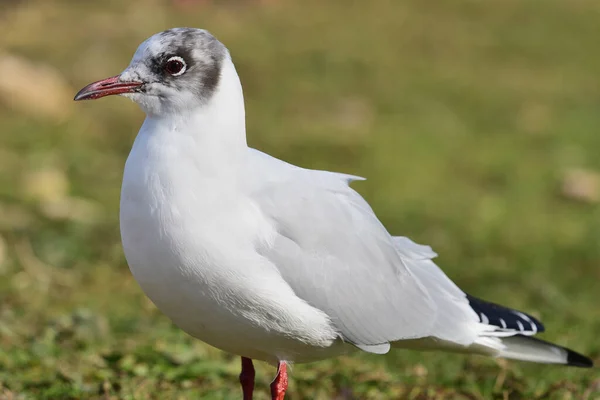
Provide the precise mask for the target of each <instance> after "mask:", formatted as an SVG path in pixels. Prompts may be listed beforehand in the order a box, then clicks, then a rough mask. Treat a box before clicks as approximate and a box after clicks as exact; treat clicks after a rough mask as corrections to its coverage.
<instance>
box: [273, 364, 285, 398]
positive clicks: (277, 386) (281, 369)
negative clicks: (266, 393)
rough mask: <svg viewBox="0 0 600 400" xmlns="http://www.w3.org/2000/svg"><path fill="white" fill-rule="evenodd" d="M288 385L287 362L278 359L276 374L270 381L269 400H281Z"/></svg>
mask: <svg viewBox="0 0 600 400" xmlns="http://www.w3.org/2000/svg"><path fill="white" fill-rule="evenodd" d="M287 387H288V376H287V364H286V363H285V361H279V366H278V367H277V376H276V377H275V379H274V380H273V382H272V383H271V400H283V398H284V397H285V391H286V390H287Z"/></svg>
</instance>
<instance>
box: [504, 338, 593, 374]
mask: <svg viewBox="0 0 600 400" xmlns="http://www.w3.org/2000/svg"><path fill="white" fill-rule="evenodd" d="M499 340H500V342H501V343H502V346H503V347H504V348H503V349H500V350H499V351H498V353H497V356H498V357H503V358H511V359H514V360H521V361H532V362H537V363H545V364H564V365H571V366H573V367H582V368H591V367H593V366H594V362H593V361H592V360H591V359H590V358H588V357H586V356H584V355H582V354H579V353H577V352H575V351H573V350H570V349H567V348H566V347H562V346H558V345H556V344H553V343H549V342H546V341H544V340H541V339H537V338H534V337H531V336H525V335H515V336H510V337H503V338H499Z"/></svg>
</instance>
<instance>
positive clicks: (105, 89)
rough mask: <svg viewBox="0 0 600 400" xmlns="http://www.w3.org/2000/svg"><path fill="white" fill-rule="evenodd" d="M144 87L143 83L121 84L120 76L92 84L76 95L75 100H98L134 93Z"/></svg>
mask: <svg viewBox="0 0 600 400" xmlns="http://www.w3.org/2000/svg"><path fill="white" fill-rule="evenodd" d="M142 85H143V83H142V82H119V75H116V76H112V77H110V78H106V79H103V80H101V81H98V82H94V83H90V84H89V85H87V86H86V87H84V88H83V89H81V90H80V91H79V92H78V93H77V94H76V95H75V99H74V100H75V101H78V100H96V99H99V98H100V97H104V96H110V95H113V94H122V93H132V92H135V91H136V89H138V88H139V87H140V86H142Z"/></svg>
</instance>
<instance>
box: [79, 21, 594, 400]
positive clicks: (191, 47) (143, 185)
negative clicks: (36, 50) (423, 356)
mask: <svg viewBox="0 0 600 400" xmlns="http://www.w3.org/2000/svg"><path fill="white" fill-rule="evenodd" d="M109 95H121V96H124V97H127V98H129V99H131V100H133V101H134V102H135V103H137V104H138V105H139V106H140V108H141V109H142V110H143V111H144V113H145V114H146V119H145V120H144V123H143V125H142V127H141V129H140V131H139V133H138V135H137V137H136V139H135V141H134V144H133V146H132V149H131V152H130V154H129V157H128V158H127V161H126V164H125V170H124V175H123V184H122V191H121V204H120V227H121V236H122V243H123V249H124V252H125V256H126V259H127V263H128V265H129V267H130V270H131V272H132V274H133V276H134V277H135V279H136V281H137V282H138V283H139V285H140V287H141V288H142V290H143V291H144V293H145V294H146V295H147V296H148V297H149V298H150V299H151V301H152V302H153V303H154V304H155V305H156V306H157V307H158V308H159V309H160V310H161V311H162V312H163V313H164V314H166V315H167V316H168V317H169V318H170V319H171V320H172V321H173V322H174V323H175V325H177V326H178V327H180V328H181V329H183V330H184V331H185V332H187V333H188V334H190V335H191V336H193V337H195V338H198V339H200V340H202V341H204V342H206V343H208V344H210V345H212V346H214V347H216V348H219V349H221V350H223V351H226V352H229V353H232V354H236V355H239V356H241V374H240V377H239V379H240V383H241V386H242V393H243V399H244V400H249V399H252V393H253V390H254V375H255V372H254V367H253V363H252V360H260V361H265V362H267V363H270V364H273V365H274V366H276V367H277V374H276V377H275V379H274V380H273V382H272V383H271V386H270V389H271V398H272V399H273V400H282V399H283V398H284V396H285V392H286V389H287V383H288V375H287V366H288V365H289V364H290V363H305V362H311V361H317V360H322V359H326V358H330V357H335V356H338V355H341V354H347V353H351V352H354V351H364V352H368V353H375V354H385V353H387V352H388V351H390V350H391V349H397V348H399V349H420V350H443V351H450V352H461V353H474V354H480V355H488V356H492V357H504V358H509V359H516V360H523V361H532V362H538V363H549V364H564V365H571V366H577V367H592V366H593V362H592V360H591V359H590V358H588V357H586V356H583V355H581V354H579V353H576V352H574V351H572V350H569V349H567V348H564V347H561V346H558V345H555V344H552V343H549V342H546V341H543V340H541V339H537V338H534V337H533V335H535V334H537V333H540V332H542V331H543V330H544V327H543V325H542V324H541V323H540V322H539V321H538V320H537V319H536V318H534V317H532V316H531V315H528V314H526V313H523V312H520V311H516V310H512V309H510V308H507V307H503V306H500V305H497V304H493V303H490V302H487V301H484V300H480V299H478V298H476V297H474V296H471V295H469V294H467V293H465V292H463V291H462V290H461V289H460V288H459V287H458V286H457V285H456V284H454V283H453V282H452V281H451V280H450V279H449V278H448V277H447V276H446V275H445V274H444V272H442V270H441V269H440V268H439V267H438V266H437V265H436V264H434V262H433V261H432V259H433V258H434V257H436V253H434V252H433V250H432V249H431V248H430V247H429V246H424V245H419V244H416V243H415V242H413V241H411V240H410V239H408V238H406V237H401V236H392V235H391V234H390V233H389V232H388V231H387V230H386V228H385V227H384V226H383V224H382V223H381V222H380V221H379V220H378V218H377V216H376V215H375V213H374V211H373V210H372V208H371V207H370V206H369V204H368V203H367V202H366V201H365V200H364V199H363V198H362V197H361V196H360V195H359V194H358V193H357V192H356V191H354V190H353V189H352V188H351V187H350V183H351V182H353V181H359V180H362V179H363V178H360V177H357V176H352V175H346V174H341V173H335V172H328V171H320V170H311V169H305V168H301V167H298V166H294V165H292V164H288V163H286V162H284V161H281V160H279V159H277V158H274V157H271V156H270V155H267V154H265V153H262V152H260V151H258V150H255V149H253V148H250V147H248V145H247V143H246V128H245V113H244V98H243V92H242V86H241V83H240V79H239V77H238V74H237V72H236V69H235V67H234V64H233V62H232V59H231V56H230V54H229V51H228V50H227V48H226V47H225V46H224V45H223V44H222V43H221V42H220V41H218V40H217V39H216V38H215V37H214V36H213V35H211V34H210V33H209V32H207V31H206V30H201V29H193V28H174V29H169V30H166V31H164V32H160V33H157V34H155V35H153V36H152V37H150V38H149V39H147V40H146V41H144V42H143V43H142V44H141V45H140V46H139V47H138V49H137V51H136V52H135V54H134V56H133V59H132V60H131V63H130V64H129V66H128V67H127V68H125V70H124V71H123V72H122V73H121V74H119V75H116V76H113V77H111V78H107V79H104V80H100V81H97V82H94V83H91V84H90V85H88V86H86V87H84V88H83V89H81V91H79V93H77V95H76V96H75V100H89V99H98V98H101V97H105V96H109Z"/></svg>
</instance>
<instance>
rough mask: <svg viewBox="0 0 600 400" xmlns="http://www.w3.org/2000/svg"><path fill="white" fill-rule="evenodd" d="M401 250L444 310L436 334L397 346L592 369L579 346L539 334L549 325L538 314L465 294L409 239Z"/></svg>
mask: <svg viewBox="0 0 600 400" xmlns="http://www.w3.org/2000/svg"><path fill="white" fill-rule="evenodd" d="M394 243H395V244H396V248H397V249H398V254H400V256H401V257H402V260H403V262H404V263H405V265H406V266H407V268H408V269H409V270H410V272H411V273H412V274H413V275H414V276H415V277H416V278H418V279H419V281H420V282H421V283H422V284H424V285H425V287H426V288H427V289H428V291H429V294H430V296H431V298H432V299H433V301H435V302H436V303H437V304H438V307H439V309H440V310H441V312H439V313H438V315H437V316H436V321H435V323H434V325H433V329H432V332H434V333H433V334H432V336H429V337H424V338H417V339H409V340H399V341H395V342H392V343H391V344H392V346H393V347H396V348H405V349H418V350H444V351H450V352H456V353H472V354H473V353H474V354H481V355H487V356H492V357H502V358H510V359H514V360H521V361H531V362H537V363H545V364H562V365H570V366H574V367H583V368H590V367H593V366H594V363H593V361H592V360H591V359H590V358H588V357H586V356H584V355H582V354H579V353H577V352H575V351H573V350H570V349H567V348H565V347H562V346H559V345H556V344H553V343H549V342H546V341H544V340H541V339H537V338H534V337H533V335H536V334H538V333H540V332H543V331H544V326H543V325H542V323H541V322H540V321H538V320H537V319H536V318H534V317H533V316H531V315H529V314H526V313H524V312H521V311H517V310H513V309H511V308H508V307H504V306H501V305H499V304H495V303H491V302H489V301H485V300H481V299H479V298H477V297H474V296H471V295H469V294H466V293H465V292H463V291H462V290H461V289H460V288H459V287H458V286H456V285H455V284H454V283H453V282H452V281H451V280H450V279H449V278H448V277H447V276H446V274H444V272H443V271H442V270H441V269H440V268H439V267H438V266H437V265H435V264H434V263H433V262H432V261H431V259H432V258H434V257H435V256H436V254H435V253H434V252H433V251H432V250H431V248H430V247H428V246H421V245H418V244H416V243H414V242H412V241H411V240H410V239H408V238H405V237H395V238H394Z"/></svg>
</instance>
